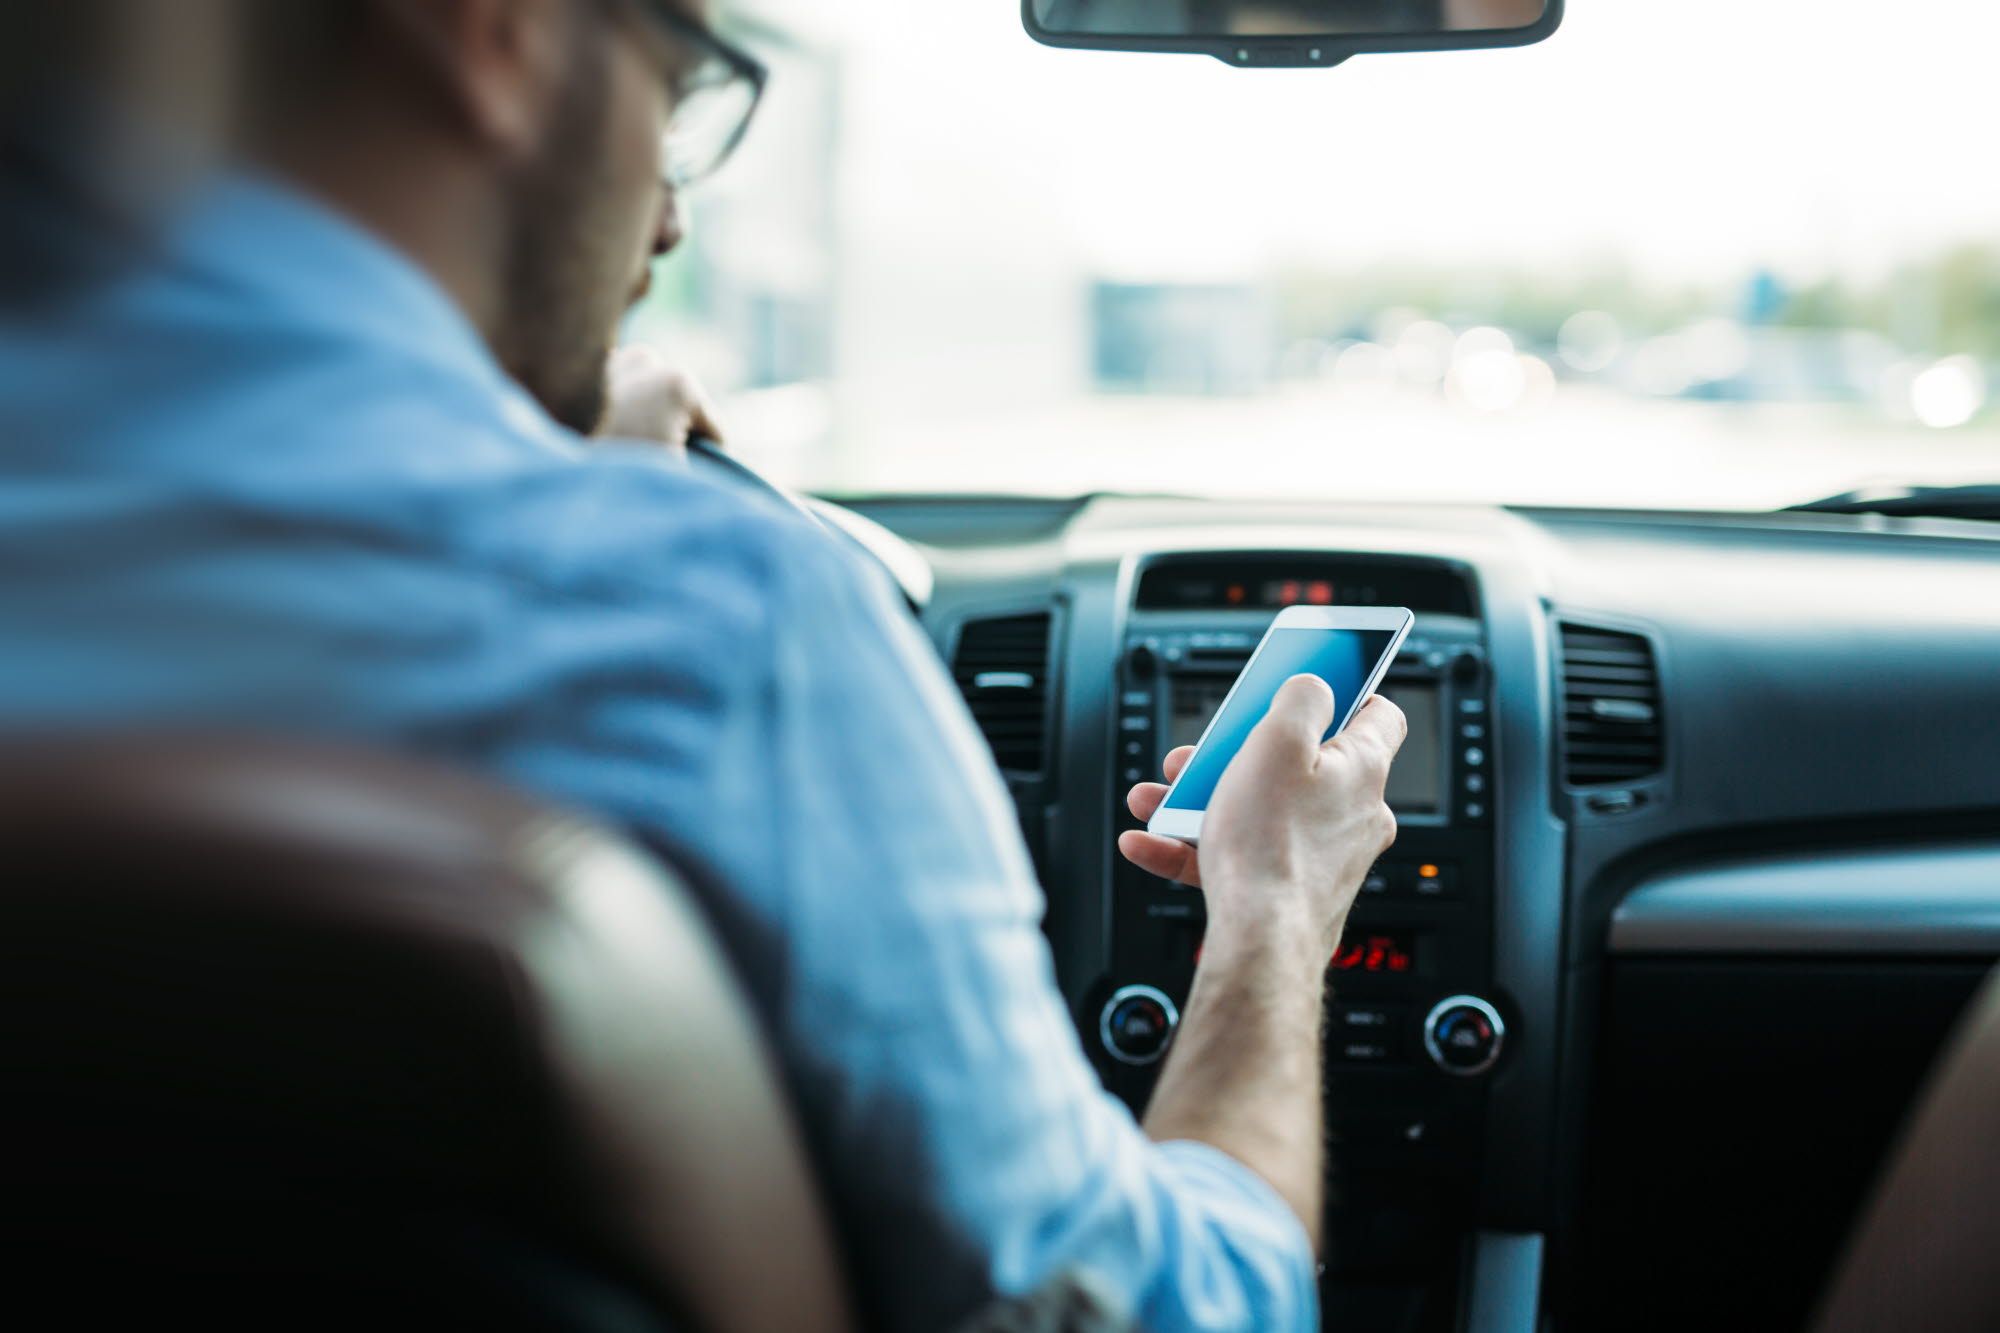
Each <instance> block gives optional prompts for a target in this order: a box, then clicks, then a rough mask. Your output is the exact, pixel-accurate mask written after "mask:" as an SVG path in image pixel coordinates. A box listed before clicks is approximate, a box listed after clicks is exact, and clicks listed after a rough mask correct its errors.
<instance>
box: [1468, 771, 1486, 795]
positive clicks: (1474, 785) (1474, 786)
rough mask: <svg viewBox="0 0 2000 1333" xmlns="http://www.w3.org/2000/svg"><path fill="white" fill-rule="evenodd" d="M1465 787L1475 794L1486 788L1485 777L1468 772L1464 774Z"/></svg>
mask: <svg viewBox="0 0 2000 1333" xmlns="http://www.w3.org/2000/svg"><path fill="white" fill-rule="evenodd" d="M1465 789H1466V790H1467V791H1469V792H1471V793H1472V794H1473V795H1474V796H1477V795H1478V794H1479V793H1480V792H1483V791H1485V790H1486V779H1485V778H1484V777H1481V776H1480V775H1479V774H1477V773H1468V774H1466V775H1465Z"/></svg>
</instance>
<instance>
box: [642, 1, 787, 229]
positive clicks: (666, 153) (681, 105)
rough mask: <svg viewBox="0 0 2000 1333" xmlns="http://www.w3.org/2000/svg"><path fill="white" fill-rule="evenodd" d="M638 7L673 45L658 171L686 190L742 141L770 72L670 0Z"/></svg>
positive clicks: (710, 173) (713, 170)
mask: <svg viewBox="0 0 2000 1333" xmlns="http://www.w3.org/2000/svg"><path fill="white" fill-rule="evenodd" d="M640 8H642V9H643V10H645V12H646V15H647V17H648V18H649V19H650V20H651V21H652V23H653V24H654V26H655V27H657V28H658V29H660V30H661V31H662V32H663V33H664V34H665V35H666V37H667V38H668V39H669V44H670V46H671V48H672V53H671V57H670V64H669V72H668V76H667V92H668V95H669V97H670V98H671V105H672V111H671V113H670V115H669V119H668V121H667V128H666V132H665V134H664V135H663V136H662V138H661V158H660V172H661V176H662V178H663V179H664V180H665V182H666V184H667V186H668V188H670V189H675V190H684V189H686V188H687V187H688V186H690V185H694V184H696V183H697V182H699V181H703V180H706V179H708V178H709V177H710V176H713V175H714V174H715V173H716V171H717V170H718V169H720V167H721V166H722V164H723V163H724V162H726V161H728V160H729V155H730V154H731V153H733V152H735V151H736V147H737V145H738V144H740V143H742V142H743V136H744V135H745V134H747V133H749V131H750V120H751V117H753V116H755V115H756V114H757V104H758V103H759V102H761V101H763V98H764V85H765V83H766V82H767V81H768V80H769V79H770V72H769V71H768V70H767V69H765V67H764V63H763V62H762V61H760V60H758V59H757V58H756V57H755V56H753V55H751V54H750V53H749V52H747V51H744V50H742V49H741V48H739V47H737V46H734V45H732V44H731V43H730V42H729V41H727V40H726V39H724V38H723V37H721V36H718V35H717V34H716V33H714V32H711V31H710V30H709V29H708V28H706V27H704V26H703V25H702V24H701V23H699V22H697V21H696V20H694V19H693V18H690V17H689V16H688V15H686V14H684V13H682V12H681V11H680V9H678V8H677V7H676V6H675V5H674V4H673V3H671V0H643V3H642V4H641V5H640Z"/></svg>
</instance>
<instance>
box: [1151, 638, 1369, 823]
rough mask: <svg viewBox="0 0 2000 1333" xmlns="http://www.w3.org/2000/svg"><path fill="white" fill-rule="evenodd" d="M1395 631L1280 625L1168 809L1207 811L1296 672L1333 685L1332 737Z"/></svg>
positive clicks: (1328, 731)
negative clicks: (1232, 762)
mask: <svg viewBox="0 0 2000 1333" xmlns="http://www.w3.org/2000/svg"><path fill="white" fill-rule="evenodd" d="M1395 637H1396V635H1395V633H1394V632H1393V631H1391V630H1386V629H1281V630H1276V631H1274V632H1273V633H1272V634H1270V635H1269V636H1268V637H1267V638H1266V639H1265V640H1264V644H1263V646H1262V647H1261V648H1259V649H1258V650H1257V655H1256V656H1255V657H1253V658H1252V659H1250V665H1249V666H1246V667H1244V668H1243V677H1242V679H1241V680H1239V681H1238V682H1237V685H1236V692H1235V693H1234V694H1232V695H1230V696H1229V702H1228V703H1227V704H1225V705H1223V709H1222V712H1221V713H1219V714H1217V715H1216V719H1215V723H1214V725H1212V726H1211V727H1210V728H1209V730H1208V739H1206V740H1204V741H1203V742H1202V743H1201V748H1200V749H1198V750H1196V751H1195V752H1194V759H1193V760H1192V761H1190V762H1189V764H1188V766H1187V769H1186V771H1184V772H1183V773H1182V774H1181V780H1180V782H1179V783H1178V784H1177V785H1176V786H1175V787H1174V789H1173V791H1172V793H1170V794H1169V795H1168V797H1167V808H1168V809H1169V810H1206V809H1208V801H1209V798H1210V797H1211V796H1213V795H1215V784H1216V783H1217V782H1220V781H1221V780H1222V771H1223V770H1224V769H1226V768H1228V767H1229V761H1230V760H1231V759H1234V758H1235V757H1236V752H1237V751H1238V750H1239V749H1241V748H1242V746H1243V742H1244V740H1245V738H1247V737H1248V736H1249V735H1250V729H1251V728H1252V727H1254V726H1256V725H1257V724H1258V723H1259V722H1261V721H1263V718H1264V714H1266V713H1268V712H1269V711H1271V700H1272V699H1274V698H1276V697H1277V694H1278V687H1279V686H1280V685H1283V684H1284V683H1285V682H1286V681H1288V680H1290V679H1291V678H1292V677H1293V676H1301V675H1312V676H1318V677H1319V678H1320V679H1321V680H1323V681H1325V682H1326V683H1327V684H1328V685H1331V686H1332V687H1333V715H1334V722H1333V725H1332V726H1330V727H1328V728H1327V729H1326V736H1324V737H1321V739H1322V740H1325V739H1328V738H1330V737H1331V736H1332V735H1333V734H1334V733H1335V732H1336V731H1339V730H1340V728H1341V727H1342V725H1344V724H1345V723H1346V721H1347V719H1348V717H1349V716H1350V715H1351V714H1352V713H1353V712H1354V704H1355V700H1356V697H1357V696H1358V695H1359V694H1360V693H1361V687H1362V686H1363V685H1366V684H1367V683H1368V677H1369V676H1370V675H1371V674H1372V673H1373V672H1374V670H1375V663H1376V662H1378V661H1380V660H1381V657H1382V654H1383V653H1384V652H1386V651H1388V648H1389V645H1390V643H1392V642H1393V641H1394V640H1395Z"/></svg>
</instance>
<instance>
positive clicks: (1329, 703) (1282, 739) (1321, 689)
mask: <svg viewBox="0 0 2000 1333" xmlns="http://www.w3.org/2000/svg"><path fill="white" fill-rule="evenodd" d="M1332 725H1333V687H1332V686H1330V685H1328V684H1327V683H1326V682H1325V681H1323V680H1321V679H1320V678H1319V677H1318V676H1306V675H1300V676H1293V677H1292V678H1291V679H1290V680H1288V681H1286V682H1285V683H1284V684H1283V685H1280V686H1279V687H1278V693H1277V694H1276V695H1275V696H1274V697H1273V698H1272V700H1271V708H1270V711H1269V712H1267V713H1265V714H1264V716H1263V718H1262V720H1260V721H1259V722H1258V723H1257V725H1256V727H1254V728H1253V729H1252V730H1251V732H1250V736H1249V738H1248V739H1247V740H1245V741H1244V742H1243V749H1244V751H1245V752H1246V753H1247V752H1249V751H1250V750H1252V749H1253V748H1256V749H1265V748H1271V749H1275V750H1276V751H1277V752H1279V753H1290V754H1293V755H1296V756H1298V757H1300V758H1303V759H1307V760H1310V759H1311V758H1312V757H1313V756H1314V755H1316V754H1317V753H1318V751H1319V741H1320V737H1322V736H1324V735H1326V729H1327V728H1328V727H1330V726H1332Z"/></svg>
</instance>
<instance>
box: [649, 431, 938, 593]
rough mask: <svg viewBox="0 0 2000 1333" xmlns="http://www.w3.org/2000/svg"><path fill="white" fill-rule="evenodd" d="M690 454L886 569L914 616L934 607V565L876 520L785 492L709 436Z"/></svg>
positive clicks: (695, 441) (692, 442)
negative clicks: (778, 502)
mask: <svg viewBox="0 0 2000 1333" xmlns="http://www.w3.org/2000/svg"><path fill="white" fill-rule="evenodd" d="M687 450H688V459H689V461H690V462H692V463H696V464H698V465H701V466H706V467H711V468H715V469H718V470H720V471H722V472H726V473H728V474H729V476H730V479H731V480H732V481H734V482H736V483H737V484H738V485H742V486H747V487H750V488H751V489H753V490H759V491H763V492H764V493H765V494H767V495H771V496H774V497H776V498H777V499H778V500H779V501H781V502H782V503H784V504H786V505H789V506H791V507H792V508H793V509H796V510H798V511H799V512H800V513H801V514H803V515H805V517H806V518H808V519H809V520H811V521H812V522H813V523H814V524H816V525H818V526H819V527H821V528H823V529H825V530H826V531H827V532H829V533H831V534H832V535H833V536H834V537H835V538H836V539H837V540H840V541H844V542H846V543H847V544H848V545H850V546H853V547H855V548H857V549H859V550H860V551H861V552H862V554H864V555H866V556H867V557H868V558H869V559H870V560H872V561H873V562H874V563H876V564H877V565H880V566H881V567H882V571H883V572H884V573H886V574H887V575H888V576H889V581H890V582H892V583H894V584H895V585H896V587H897V588H898V589H900V590H901V592H902V594H903V600H904V602H906V603H907V604H908V605H909V608H910V611H911V612H912V613H913V614H919V615H920V614H922V612H923V609H924V607H925V606H927V605H929V603H930V600H931V593H932V591H933V590H934V589H935V588H936V586H937V579H936V575H935V574H933V572H932V571H931V564H930V561H928V560H926V559H924V557H923V555H922V554H921V553H920V552H919V551H918V550H917V548H916V547H914V546H912V545H910V543H908V542H906V541H904V540H903V539H902V538H901V537H898V536H897V535H896V534H895V533H893V532H891V531H890V530H889V529H887V528H885V527H883V526H882V525H881V524H880V523H877V522H876V521H875V520H874V519H872V518H869V517H867V516H866V515H864V514H857V513H855V512H854V511H853V510H852V509H849V508H847V507H845V506H844V505H837V504H834V503H832V502H831V501H828V500H820V499H816V498H814V497H812V496H807V495H799V494H798V493H796V492H794V491H789V490H786V489H785V488H784V487H782V486H779V485H777V484H776V483H774V482H772V481H771V480H770V479H768V478H767V477H765V476H764V475H763V474H762V473H760V472H758V471H757V470H756V469H755V468H753V467H751V466H750V465H749V464H747V463H745V462H744V461H743V460H742V459H740V458H734V457H731V456H730V455H729V454H728V453H727V452H726V451H725V450H724V449H723V448H722V446H721V445H719V444H717V443H716V442H715V441H714V440H712V439H710V438H708V437H707V436H705V435H692V436H689V437H688V442H687Z"/></svg>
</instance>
